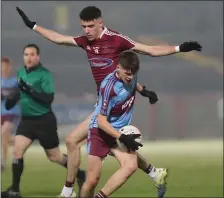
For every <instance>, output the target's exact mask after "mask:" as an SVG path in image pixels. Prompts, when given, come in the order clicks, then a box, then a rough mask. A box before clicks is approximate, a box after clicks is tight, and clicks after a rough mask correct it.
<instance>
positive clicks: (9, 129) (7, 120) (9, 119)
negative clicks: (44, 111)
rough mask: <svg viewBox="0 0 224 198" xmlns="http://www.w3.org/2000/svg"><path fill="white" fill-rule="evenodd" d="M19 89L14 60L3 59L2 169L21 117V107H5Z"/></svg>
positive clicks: (5, 163)
mask: <svg viewBox="0 0 224 198" xmlns="http://www.w3.org/2000/svg"><path fill="white" fill-rule="evenodd" d="M17 90H18V84H17V78H16V77H15V76H12V62H11V60H10V59H9V58H7V57H3V58H2V60H1V135H2V162H1V170H4V168H5V167H6V165H7V156H8V147H9V144H10V142H11V143H12V142H13V139H14V134H13V132H14V131H15V127H16V125H17V123H18V121H19V117H20V107H19V105H18V104H17V105H15V106H14V107H13V108H12V109H10V110H7V109H6V108H5V103H6V99H7V98H9V97H10V96H11V95H12V94H14V93H15V92H16V91H17Z"/></svg>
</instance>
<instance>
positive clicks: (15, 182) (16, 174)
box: [12, 158, 24, 192]
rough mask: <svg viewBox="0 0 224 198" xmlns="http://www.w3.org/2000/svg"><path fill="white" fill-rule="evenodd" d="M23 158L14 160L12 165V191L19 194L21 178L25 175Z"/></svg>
mask: <svg viewBox="0 0 224 198" xmlns="http://www.w3.org/2000/svg"><path fill="white" fill-rule="evenodd" d="M23 167H24V165H23V158H21V159H13V163H12V190H13V191H15V192H19V185H20V178H21V175H22V173H23Z"/></svg>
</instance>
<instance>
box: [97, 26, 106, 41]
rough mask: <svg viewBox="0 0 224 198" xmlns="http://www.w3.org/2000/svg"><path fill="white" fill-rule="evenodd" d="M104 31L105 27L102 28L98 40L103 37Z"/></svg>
mask: <svg viewBox="0 0 224 198" xmlns="http://www.w3.org/2000/svg"><path fill="white" fill-rule="evenodd" d="M104 30H105V27H102V28H100V31H99V35H98V37H97V39H99V38H101V37H102V35H103V33H104Z"/></svg>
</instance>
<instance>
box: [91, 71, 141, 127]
mask: <svg viewBox="0 0 224 198" xmlns="http://www.w3.org/2000/svg"><path fill="white" fill-rule="evenodd" d="M136 84H137V77H135V78H134V79H133V80H132V82H131V83H130V84H124V83H123V82H122V81H120V80H119V79H118V77H117V76H116V70H115V71H114V72H113V73H111V74H109V75H108V76H107V77H106V78H105V79H104V80H103V82H102V83H101V86H100V91H99V98H98V104H97V106H96V109H95V111H94V113H93V116H92V119H91V123H90V128H98V124H97V115H98V114H102V115H104V116H107V120H108V122H109V123H110V124H111V125H112V126H113V127H114V128H115V129H117V130H119V129H120V128H122V127H123V126H126V125H129V124H130V122H131V119H132V113H133V106H134V101H135V90H136Z"/></svg>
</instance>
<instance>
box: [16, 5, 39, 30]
mask: <svg viewBox="0 0 224 198" xmlns="http://www.w3.org/2000/svg"><path fill="white" fill-rule="evenodd" d="M16 10H17V12H18V13H19V15H20V16H21V17H22V19H23V22H24V23H25V25H26V26H27V27H29V28H30V29H33V27H34V26H35V25H36V22H33V21H30V20H29V18H28V17H27V16H26V14H25V13H24V12H23V11H22V10H21V9H20V8H19V7H16Z"/></svg>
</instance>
